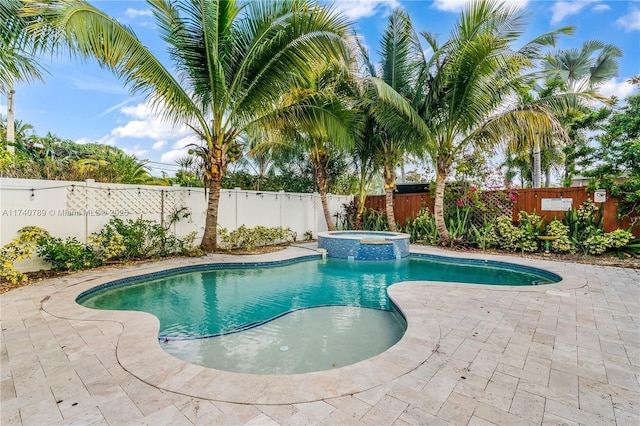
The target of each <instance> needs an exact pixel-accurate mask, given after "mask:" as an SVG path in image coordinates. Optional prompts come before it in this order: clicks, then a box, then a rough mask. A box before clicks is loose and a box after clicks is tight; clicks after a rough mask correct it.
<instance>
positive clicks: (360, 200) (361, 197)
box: [353, 192, 367, 231]
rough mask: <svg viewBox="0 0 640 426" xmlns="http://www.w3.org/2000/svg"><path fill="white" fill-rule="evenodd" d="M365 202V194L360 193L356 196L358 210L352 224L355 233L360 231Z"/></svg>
mask: <svg viewBox="0 0 640 426" xmlns="http://www.w3.org/2000/svg"><path fill="white" fill-rule="evenodd" d="M366 200H367V194H366V193H365V192H360V195H359V196H358V200H357V203H358V206H357V207H358V208H357V210H356V217H355V222H354V224H353V228H354V229H355V230H357V231H360V230H362V216H363V215H364V209H365V208H366V207H365V202H366Z"/></svg>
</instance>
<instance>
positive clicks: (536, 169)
mask: <svg viewBox="0 0 640 426" xmlns="http://www.w3.org/2000/svg"><path fill="white" fill-rule="evenodd" d="M540 163H541V161H540V141H538V140H536V141H535V142H534V144H533V187H534V188H540V186H541V181H542V177H541V175H542V166H541V164H540Z"/></svg>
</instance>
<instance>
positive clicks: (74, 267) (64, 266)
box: [37, 237, 102, 271]
mask: <svg viewBox="0 0 640 426" xmlns="http://www.w3.org/2000/svg"><path fill="white" fill-rule="evenodd" d="M37 251H38V256H40V257H41V258H42V259H43V260H44V261H45V262H47V263H49V264H50V265H51V269H52V270H54V271H79V270H82V269H90V268H95V267H96V266H100V265H102V261H101V260H100V258H99V257H98V256H97V255H96V253H95V252H94V251H93V250H91V247H89V246H88V245H87V244H83V243H81V242H80V241H78V240H77V239H76V238H75V237H68V238H66V239H64V240H63V239H62V238H57V237H49V238H45V239H43V240H41V241H40V242H39V243H38V247H37Z"/></svg>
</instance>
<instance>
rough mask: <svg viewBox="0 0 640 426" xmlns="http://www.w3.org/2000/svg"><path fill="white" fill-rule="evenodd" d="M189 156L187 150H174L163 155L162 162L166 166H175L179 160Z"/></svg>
mask: <svg viewBox="0 0 640 426" xmlns="http://www.w3.org/2000/svg"><path fill="white" fill-rule="evenodd" d="M187 154H188V153H187V150H185V149H173V150H171V151H167V152H165V153H164V154H162V156H161V157H160V162H161V163H165V164H175V162H176V160H177V159H178V158H180V157H184V156H185V155H187Z"/></svg>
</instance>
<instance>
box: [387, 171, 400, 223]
mask: <svg viewBox="0 0 640 426" xmlns="http://www.w3.org/2000/svg"><path fill="white" fill-rule="evenodd" d="M395 187H396V174H395V172H394V170H393V165H389V164H385V165H384V195H385V212H386V214H387V224H388V225H389V231H391V232H398V228H397V227H396V215H395V213H394V211H393V190H394V189H395Z"/></svg>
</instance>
